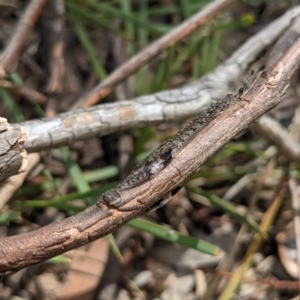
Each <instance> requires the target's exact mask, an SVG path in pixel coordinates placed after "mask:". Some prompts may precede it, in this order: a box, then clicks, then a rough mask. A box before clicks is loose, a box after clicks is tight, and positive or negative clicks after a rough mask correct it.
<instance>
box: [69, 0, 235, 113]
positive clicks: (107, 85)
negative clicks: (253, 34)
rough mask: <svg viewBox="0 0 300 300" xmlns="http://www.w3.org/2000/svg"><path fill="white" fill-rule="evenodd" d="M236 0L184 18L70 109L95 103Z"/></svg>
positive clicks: (220, 1) (217, 0)
mask: <svg viewBox="0 0 300 300" xmlns="http://www.w3.org/2000/svg"><path fill="white" fill-rule="evenodd" d="M235 1H236V0H215V1H214V2H212V3H210V4H209V5H207V6H206V7H205V8H204V9H203V10H201V11H200V12H198V13H197V14H195V15H194V16H192V17H191V18H189V19H188V20H186V21H185V22H184V23H182V24H181V25H179V26H177V27H176V28H175V29H174V30H172V31H171V32H169V33H168V34H166V35H164V36H163V37H161V38H159V39H158V40H156V41H154V42H153V43H152V44H151V45H149V46H148V47H147V48H146V49H144V50H142V51H140V52H139V53H138V54H137V55H135V56H134V57H133V58H131V59H130V60H128V61H127V62H126V63H124V64H123V65H122V66H121V67H120V68H118V69H117V70H116V71H114V72H113V73H112V74H111V75H110V76H109V77H107V78H106V79H105V80H104V81H102V82H101V83H100V84H98V85H97V86H96V87H95V88H94V89H93V90H92V91H91V92H89V93H88V94H87V95H84V96H83V97H82V98H80V99H79V100H78V101H77V102H76V104H75V105H74V106H73V107H72V109H75V108H78V107H80V106H81V107H89V106H92V105H94V104H96V103H97V102H98V101H99V100H101V99H103V98H104V97H105V96H107V95H108V94H109V93H111V92H112V90H113V89H114V88H116V86H117V85H118V84H120V83H121V82H122V81H123V80H125V79H127V78H128V77H129V76H130V75H132V74H134V73H135V72H137V71H138V70H139V69H140V68H141V67H143V66H144V65H146V64H147V63H148V62H149V61H150V60H151V59H153V58H154V57H156V56H157V55H158V54H160V53H162V52H163V51H164V50H166V49H168V48H169V47H171V46H173V45H174V44H176V43H177V42H178V41H181V40H182V39H183V38H184V37H186V36H188V35H189V34H191V33H192V32H193V31H195V30H196V29H198V28H200V27H202V26H204V25H205V24H207V23H208V22H209V21H211V20H212V19H213V18H214V17H216V16H217V15H219V14H220V13H222V12H223V11H224V10H226V9H227V8H228V7H230V6H231V5H232V4H233V3H234V2H235Z"/></svg>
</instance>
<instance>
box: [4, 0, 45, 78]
mask: <svg viewBox="0 0 300 300" xmlns="http://www.w3.org/2000/svg"><path fill="white" fill-rule="evenodd" d="M46 1H47V0H31V2H30V3H29V5H28V7H27V9H26V11H25V13H24V15H23V17H22V18H21V20H20V21H19V23H18V25H17V28H16V31H15V33H14V35H13V36H12V38H11V40H10V42H9V44H8V45H7V46H6V48H5V50H4V51H3V53H2V54H1V56H0V69H1V68H3V69H4V71H6V72H12V71H14V70H15V69H16V67H17V65H18V61H19V59H20V56H21V54H22V53H23V51H24V49H25V47H26V46H27V44H28V42H29V40H30V38H31V32H32V29H33V28H34V26H35V23H36V21H37V19H38V17H39V15H40V14H41V12H42V9H43V7H44V5H45V3H46Z"/></svg>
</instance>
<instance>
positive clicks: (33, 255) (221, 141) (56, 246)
mask: <svg viewBox="0 0 300 300" xmlns="http://www.w3.org/2000/svg"><path fill="white" fill-rule="evenodd" d="M299 63H300V38H299V39H298V40H297V41H296V42H295V43H294V45H293V46H292V47H291V48H290V49H289V50H288V51H287V53H286V54H285V55H284V56H283V57H282V59H281V60H280V61H279V62H278V63H277V64H276V65H275V66H274V67H273V68H271V69H267V70H266V71H265V72H262V73H260V74H259V76H257V78H256V79H255V81H254V82H253V84H252V85H251V87H250V88H249V90H247V91H246V92H245V94H244V95H243V96H242V98H243V101H239V102H237V103H236V104H234V105H232V106H230V107H229V109H228V110H227V111H225V112H224V113H222V114H220V115H219V116H218V117H216V118H215V119H214V120H213V121H212V122H211V123H209V125H208V126H207V127H205V128H204V129H203V130H202V131H201V132H199V133H197V134H196V135H195V137H194V138H193V139H192V140H191V141H190V142H189V143H188V144H187V145H186V146H185V147H184V148H183V149H182V150H181V151H180V152H179V153H178V154H177V156H176V157H175V158H174V159H173V160H172V161H171V163H170V164H169V165H167V166H166V167H165V168H164V169H162V170H161V171H160V172H159V173H157V174H156V175H155V176H154V177H153V178H152V179H151V180H149V181H146V182H145V183H143V184H141V185H139V186H137V187H134V188H131V189H129V190H128V192H129V195H127V196H128V197H131V199H130V204H132V206H133V207H136V208H135V209H133V210H131V211H121V210H118V209H116V208H114V207H111V206H107V205H106V204H105V203H104V204H102V205H99V206H97V205H94V206H92V207H90V208H88V209H87V210H85V211H83V212H82V213H79V214H77V215H76V216H73V217H71V218H67V219H65V220H62V221H59V222H55V223H53V224H50V225H48V226H45V227H43V228H40V229H38V230H35V231H32V232H29V233H25V234H21V235H17V236H11V237H7V238H3V239H1V248H0V273H1V274H2V275H7V274H11V273H13V272H15V271H17V270H20V269H21V268H24V267H26V266H29V265H31V264H35V263H38V262H41V261H43V260H46V259H48V258H50V257H53V256H55V255H58V254H61V253H64V252H66V251H68V250H70V249H74V248H76V247H79V246H81V245H84V244H86V243H88V242H91V241H93V240H95V239H98V238H100V237H103V236H105V235H107V234H108V233H110V232H113V231H114V230H116V229H117V228H118V227H120V226H122V225H123V224H125V223H126V222H128V221H129V220H131V219H133V218H135V217H137V216H139V215H141V214H143V213H144V212H145V210H147V208H149V207H150V206H152V205H153V204H154V203H155V202H157V201H158V200H159V199H161V198H162V197H163V196H165V195H167V194H169V193H170V192H171V191H173V190H174V189H176V188H177V187H178V186H181V185H182V184H183V182H184V181H185V180H186V179H187V178H188V177H189V176H191V175H192V174H193V173H194V172H196V171H197V170H199V168H200V166H201V165H202V164H203V163H204V162H205V161H206V160H207V159H208V158H209V157H210V156H212V155H213V154H214V153H215V152H216V151H217V150H218V149H220V148H221V147H222V146H224V145H225V144H226V143H227V142H228V141H229V140H230V139H231V138H232V137H234V136H236V135H237V134H238V133H240V132H241V131H242V130H244V129H245V128H247V127H248V126H249V124H251V123H252V122H253V121H254V120H256V119H257V118H258V117H259V116H261V115H262V114H264V113H265V112H267V111H268V110H270V109H271V108H273V107H274V106H275V105H277V104H278V103H279V101H280V99H281V97H282V95H283V94H284V92H285V90H286V88H287V86H288V81H289V79H290V78H291V76H292V74H293V73H294V71H295V70H296V68H298V66H299ZM125 192H126V191H125Z"/></svg>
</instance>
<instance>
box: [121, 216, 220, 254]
mask: <svg viewBox="0 0 300 300" xmlns="http://www.w3.org/2000/svg"><path fill="white" fill-rule="evenodd" d="M127 225H128V226H130V227H132V228H135V229H137V230H141V231H145V232H148V233H150V234H152V235H153V236H155V237H157V238H160V239H162V240H165V241H168V242H171V243H176V244H179V245H181V246H184V247H187V248H192V249H195V250H198V251H201V252H203V253H207V254H210V255H214V256H217V255H219V254H220V249H219V248H218V247H216V246H214V245H212V244H210V243H208V242H205V241H203V240H200V239H196V238H194V237H191V236H187V235H183V234H181V233H180V232H178V231H176V230H173V229H170V228H166V227H163V226H161V225H158V224H156V223H152V222H150V221H147V220H144V219H135V220H131V221H129V222H128V223H127Z"/></svg>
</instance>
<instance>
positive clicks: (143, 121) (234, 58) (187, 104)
mask: <svg viewBox="0 0 300 300" xmlns="http://www.w3.org/2000/svg"><path fill="white" fill-rule="evenodd" d="M299 14H300V6H297V7H294V8H292V9H290V10H289V11H287V12H286V13H285V14H284V15H283V16H281V17H280V18H278V19H277V20H275V21H274V22H272V23H271V24H270V25H269V26H267V27H266V28H265V29H263V30H262V31H261V32H259V33H258V34H256V35H255V36H254V37H252V38H250V39H249V40H248V41H247V42H246V43H244V44H243V45H242V46H241V47H240V48H239V49H238V50H236V51H235V52H234V53H233V54H232V55H231V57H230V58H228V59H227V60H226V61H225V62H224V63H223V64H222V65H220V66H218V67H217V68H216V69H215V70H214V71H212V72H211V73H209V74H207V75H206V76H204V77H202V78H201V79H200V80H198V81H196V82H195V83H193V84H191V85H187V86H184V87H182V88H180V89H175V90H167V91H163V92H159V93H156V94H152V95H145V96H142V97H139V98H136V99H132V100H131V101H118V102H115V103H110V104H104V105H99V106H95V107H91V108H88V109H85V110H82V109H79V110H76V111H73V112H68V113H64V114H60V115H58V116H56V117H53V118H47V119H37V120H31V121H26V122H23V123H21V124H20V125H21V126H22V127H24V128H25V129H26V130H27V132H28V139H27V141H26V143H25V148H26V149H27V151H28V152H34V151H40V150H44V149H49V148H55V147H59V146H62V145H69V144H70V143H73V142H75V141H78V140H83V139H88V138H91V137H94V136H99V135H101V136H103V135H107V134H109V133H112V132H115V131H120V130H125V129H130V128H138V127H139V128H140V127H143V126H150V125H155V124H157V123H162V122H170V121H172V120H176V121H178V120H179V119H184V118H187V117H191V116H195V115H196V114H198V113H199V112H201V111H203V110H204V108H206V107H207V106H209V105H211V102H214V101H216V100H217V99H219V98H221V97H222V96H223V95H224V94H227V93H229V92H233V91H232V83H233V82H237V86H238V84H239V83H238V82H239V81H240V80H241V77H242V75H243V74H244V73H245V72H246V71H247V69H248V68H249V66H250V65H251V64H252V63H253V62H254V61H255V60H256V59H257V56H258V55H259V53H260V52H261V51H264V50H265V49H266V47H268V46H269V45H271V44H272V43H274V41H275V40H276V38H278V36H279V35H280V34H282V32H283V31H284V30H286V28H287V27H288V26H289V24H290V22H291V21H292V20H293V19H294V18H296V17H298V16H299Z"/></svg>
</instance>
